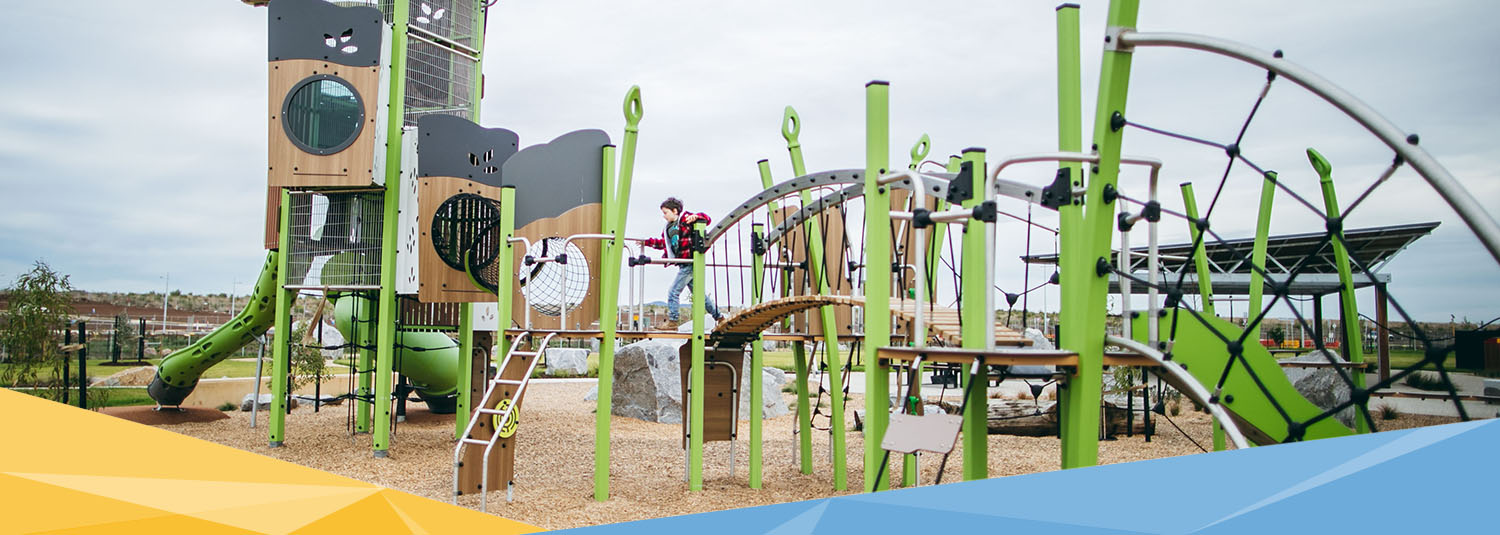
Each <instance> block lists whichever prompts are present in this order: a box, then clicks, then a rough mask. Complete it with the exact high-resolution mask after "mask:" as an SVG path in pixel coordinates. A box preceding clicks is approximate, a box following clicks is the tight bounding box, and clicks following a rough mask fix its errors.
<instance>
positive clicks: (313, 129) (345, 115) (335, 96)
mask: <svg viewBox="0 0 1500 535" xmlns="http://www.w3.org/2000/svg"><path fill="white" fill-rule="evenodd" d="M364 122H365V106H364V102H363V101H362V100H361V99H360V97H359V92H357V91H355V90H354V87H352V86H350V85H349V82H345V81H344V80H343V79H341V78H338V77H336V76H333V75H328V74H320V75H317V76H311V77H308V78H307V79H305V80H302V81H301V82H298V83H297V85H296V87H293V88H292V90H291V91H290V92H288V93H287V95H286V101H285V102H283V103H282V105H281V127H282V130H283V131H285V132H286V137H287V139H290V140H292V144H294V145H296V146H297V148H300V149H302V150H304V151H307V152H309V153H312V154H317V155H320V156H324V155H329V154H333V153H336V152H338V151H341V150H344V149H346V148H348V147H349V145H350V144H353V143H354V140H355V138H358V137H359V133H360V130H362V129H363V127H364Z"/></svg>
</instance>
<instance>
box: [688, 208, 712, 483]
mask: <svg viewBox="0 0 1500 535" xmlns="http://www.w3.org/2000/svg"><path fill="white" fill-rule="evenodd" d="M693 234H695V235H699V236H701V235H702V234H703V222H702V221H698V222H695V223H693ZM703 295H704V294H703V251H699V250H697V249H694V250H693V339H692V354H693V363H692V371H691V373H690V374H689V375H690V376H691V379H690V380H691V382H692V386H691V387H689V389H688V395H689V396H691V397H692V403H690V404H689V408H688V412H690V413H691V414H692V418H691V422H690V427H689V430H688V433H689V434H690V435H692V436H690V437H688V490H703V397H704V395H705V394H704V392H703V366H704V362H703V360H704V359H703V352H704V349H705V347H704V346H705V343H704V340H703V315H704V314H706V313H707V310H706V308H707V307H705V306H704V301H703Z"/></svg>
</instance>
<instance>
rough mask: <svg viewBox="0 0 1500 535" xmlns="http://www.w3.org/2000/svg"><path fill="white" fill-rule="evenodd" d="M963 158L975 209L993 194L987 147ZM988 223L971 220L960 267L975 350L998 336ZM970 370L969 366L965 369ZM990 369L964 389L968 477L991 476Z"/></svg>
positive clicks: (969, 203)
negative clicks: (991, 321) (989, 299)
mask: <svg viewBox="0 0 1500 535" xmlns="http://www.w3.org/2000/svg"><path fill="white" fill-rule="evenodd" d="M963 160H964V162H967V163H969V164H970V165H971V166H972V168H973V170H974V172H973V177H972V178H973V189H972V190H971V191H973V192H974V196H973V198H971V199H969V200H966V201H964V202H963V203H962V206H963V207H964V208H970V209H972V208H974V207H975V206H978V205H979V203H981V202H984V200H985V199H986V198H988V197H989V191H987V190H986V189H985V187H984V186H985V182H986V181H985V176H986V175H987V174H988V172H987V170H986V168H985V153H984V149H980V148H968V149H964V150H963ZM985 234H986V233H985V225H984V224H983V223H981V222H979V221H975V220H970V221H969V224H968V225H966V226H965V227H964V231H963V238H962V243H963V258H962V259H961V261H962V265H961V266H960V269H961V271H960V281H959V285H960V287H961V288H962V289H963V295H964V303H963V305H962V306H961V307H960V309H959V317H960V319H961V320H962V322H963V328H962V329H960V330H959V332H960V333H961V336H962V337H963V340H962V342H963V347H965V348H971V349H985V348H987V347H989V342H990V340H992V339H993V338H994V336H995V333H994V332H985V323H986V322H985V316H987V315H991V314H994V311H993V310H989V308H987V307H986V306H985V303H986V300H985V296H986V295H989V293H990V292H993V291H995V290H994V289H993V288H986V287H985V273H984V271H985V269H988V267H987V264H986V263H985ZM965 369H967V368H965ZM987 369H988V368H985V367H981V368H980V375H979V377H977V378H975V377H967V376H966V377H965V380H969V381H973V380H978V381H979V384H977V385H974V386H973V387H972V388H969V387H966V388H965V389H964V390H965V391H967V392H968V393H969V397H968V399H966V400H965V401H964V415H963V417H964V424H963V434H964V465H963V473H964V480H965V481H968V480H974V479H984V478H987V477H989V467H990V464H989V399H988V396H987V395H988V394H989V392H988V389H987V388H985V387H986V386H987V385H988V384H989V381H988V379H987V378H986V377H985V375H986V370H987Z"/></svg>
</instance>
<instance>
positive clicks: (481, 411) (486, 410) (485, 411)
mask: <svg viewBox="0 0 1500 535" xmlns="http://www.w3.org/2000/svg"><path fill="white" fill-rule="evenodd" d="M478 412H479V413H480V414H505V411H499V410H495V409H484V408H481V409H479V411H478Z"/></svg>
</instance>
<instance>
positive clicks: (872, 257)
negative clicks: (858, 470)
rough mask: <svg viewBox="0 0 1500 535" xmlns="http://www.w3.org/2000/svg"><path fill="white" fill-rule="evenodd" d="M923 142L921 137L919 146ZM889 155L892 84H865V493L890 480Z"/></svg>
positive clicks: (888, 484) (914, 155)
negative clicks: (884, 354)
mask: <svg viewBox="0 0 1500 535" xmlns="http://www.w3.org/2000/svg"><path fill="white" fill-rule="evenodd" d="M926 139H927V138H926V136H923V141H922V142H920V143H919V145H925V143H926ZM890 152H891V147H890V86H888V85H886V84H885V83H884V82H871V83H869V84H866V85H865V280H866V283H865V285H864V288H865V311H866V313H865V315H864V316H865V325H864V331H865V341H864V346H863V348H864V363H865V436H864V445H865V451H864V453H865V459H864V465H865V474H864V481H865V483H864V490H865V492H873V491H877V490H885V489H889V488H890V487H891V480H890V478H889V477H885V474H880V473H879V472H878V470H879V469H880V467H881V465H882V463H881V461H882V460H883V459H884V458H885V455H886V454H885V450H882V449H881V448H880V442H881V440H883V439H884V438H885V431H886V426H887V425H888V424H889V421H890V409H889V403H890V401H888V400H889V399H890V392H888V389H889V388H890V368H888V367H886V366H882V365H881V364H880V359H879V358H877V357H876V351H877V350H879V349H880V348H882V347H886V346H889V345H891V315H890V313H889V311H890V309H891V307H890V301H891V284H890V281H891V241H892V236H891V234H890V228H891V214H890V205H891V201H890V189H889V188H888V187H886V186H880V185H879V180H880V176H881V175H884V174H885V173H886V170H887V169H889V168H890ZM920 154H921V155H918V152H917V151H916V150H915V149H913V153H912V158H913V160H919V159H920V158H921V156H925V155H926V151H921V153H920ZM917 198H918V199H919V200H920V195H918V197H917ZM827 324H828V322H826V321H825V322H824V325H825V326H826V325H827ZM825 329H826V327H825ZM825 332H826V331H825ZM834 375H835V376H837V375H838V372H834ZM840 392H842V391H835V393H836V394H838V393H840ZM839 397H840V398H841V397H842V396H839ZM837 410H838V409H835V411H837ZM835 413H836V414H842V412H835ZM835 468H836V469H837V466H836V467H835ZM876 480H879V481H880V485H879V486H878V487H877V486H875V482H876Z"/></svg>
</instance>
